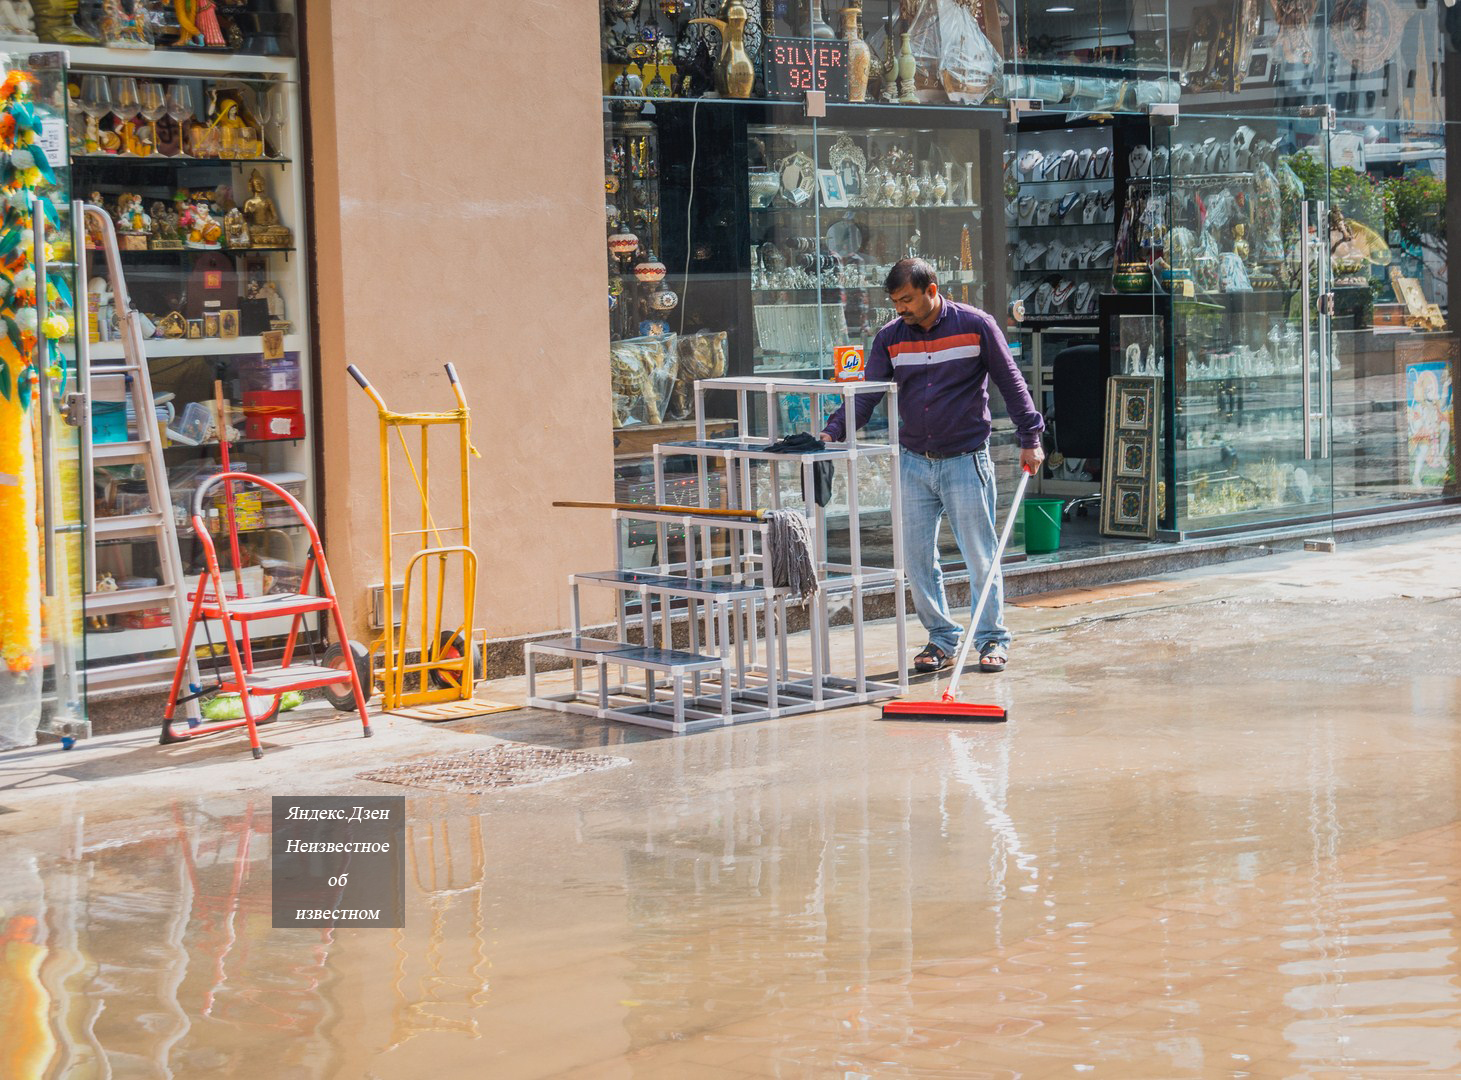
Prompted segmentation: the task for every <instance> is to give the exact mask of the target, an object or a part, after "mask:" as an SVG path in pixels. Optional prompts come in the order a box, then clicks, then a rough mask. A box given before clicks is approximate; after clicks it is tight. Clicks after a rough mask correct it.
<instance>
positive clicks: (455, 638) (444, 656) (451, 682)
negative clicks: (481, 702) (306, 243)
mask: <svg viewBox="0 0 1461 1080" xmlns="http://www.w3.org/2000/svg"><path fill="white" fill-rule="evenodd" d="M462 645H463V643H462V635H461V634H456V633H453V632H452V631H450V630H443V631H442V632H441V640H440V641H439V642H438V643H437V646H436V656H435V659H437V660H456V659H459V658H460V657H461V655H462ZM486 670H487V660H486V657H485V656H483V655H482V646H481V645H475V646H473V648H472V681H473V682H476V681H477V680H478V679H480V678H482V676H483V673H484V672H485V671H486ZM429 674H430V676H431V685H432V686H434V687H436V688H437V689H438V690H456V689H458V688H459V687H460V686H461V685H462V680H461V679H460V678H458V677H457V673H456V672H454V671H442V670H441V669H439V668H432V669H431V671H430V672H429Z"/></svg>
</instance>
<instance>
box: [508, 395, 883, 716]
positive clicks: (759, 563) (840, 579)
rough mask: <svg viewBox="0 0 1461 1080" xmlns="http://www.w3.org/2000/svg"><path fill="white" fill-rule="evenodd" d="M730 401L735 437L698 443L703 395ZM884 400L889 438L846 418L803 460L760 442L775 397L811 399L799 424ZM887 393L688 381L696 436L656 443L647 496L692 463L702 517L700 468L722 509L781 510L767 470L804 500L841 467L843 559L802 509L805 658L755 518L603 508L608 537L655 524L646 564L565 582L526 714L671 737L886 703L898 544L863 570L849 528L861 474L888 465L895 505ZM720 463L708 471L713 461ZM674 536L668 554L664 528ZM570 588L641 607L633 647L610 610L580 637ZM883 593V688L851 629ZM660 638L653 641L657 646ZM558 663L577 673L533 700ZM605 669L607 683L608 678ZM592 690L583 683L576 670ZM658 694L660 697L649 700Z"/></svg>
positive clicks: (705, 488) (856, 630)
mask: <svg viewBox="0 0 1461 1080" xmlns="http://www.w3.org/2000/svg"><path fill="white" fill-rule="evenodd" d="M716 391H728V392H730V393H732V394H734V396H735V399H736V421H735V426H734V431H733V432H732V433H731V434H730V435H727V436H723V437H717V438H710V437H707V436H708V432H707V430H706V424H707V420H706V410H705V395H706V394H707V393H710V392H716ZM884 393H886V394H888V395H889V409H888V415H889V428H888V437H887V441H886V442H883V441H878V442H869V441H867V440H865V439H859V438H858V436H857V432H856V431H855V430H852V429H853V426H854V425H852V424H849V425H848V428H849V432H848V437H847V440H846V441H845V442H843V443H838V444H830V445H827V446H825V447H822V448H820V449H817V450H813V451H809V452H806V453H780V452H777V451H773V450H771V449H770V447H771V446H772V445H773V444H774V443H776V442H777V441H779V440H780V438H781V434H780V432H779V430H778V417H779V415H780V413H779V408H778V404H777V400H776V399H777V398H778V397H779V396H781V395H786V394H797V395H804V396H805V395H810V396H811V397H812V398H813V402H814V404H813V413H812V415H814V416H815V415H820V411H819V410H820V407H821V402H822V399H823V398H827V397H832V396H838V397H841V398H842V400H843V401H845V402H846V403H847V407H848V408H849V409H852V408H853V402H854V399H855V398H856V397H857V396H859V395H865V394H884ZM896 395H897V387H896V386H895V385H894V384H892V383H834V382H821V381H817V382H809V381H804V380H796V379H784V380H777V379H765V378H749V379H748V378H724V379H706V380H701V381H699V382H697V383H696V384H695V415H696V438H695V439H693V440H687V441H683V442H671V443H661V444H659V445H657V446H656V447H655V448H654V462H655V491H656V501H657V502H659V503H663V502H664V496H665V486H664V485H665V460H666V459H667V458H669V457H678V456H687V455H688V456H692V457H694V458H695V459H696V468H697V476H698V481H699V483H698V491H699V500H698V505H699V506H700V507H702V508H709V507H710V505H711V503H710V498H711V490H712V488H711V485H710V483H709V479H710V476H711V474H712V471H718V472H719V473H720V475H721V476H722V478H723V480H722V486H721V490H722V491H723V492H724V493H725V506H724V507H722V508H723V509H737V510H746V511H748V512H749V511H752V510H757V509H768V510H781V509H789V508H788V507H783V506H782V503H781V493H780V474H781V471H782V470H783V469H796V470H798V471H799V472H800V474H801V477H802V482H803V488H802V490H803V491H804V492H813V491H814V490H815V481H814V472H815V469H816V467H817V465H818V464H819V463H822V462H826V463H830V464H831V465H832V466H833V468H834V469H844V470H845V473H846V484H847V494H848V513H847V522H848V530H849V535H848V540H849V557H848V561H847V562H846V563H836V562H833V561H831V560H830V559H829V557H828V555H827V515H826V514H825V513H824V510H823V508H822V507H820V506H819V505H817V503H816V500H815V499H810V500H808V501H807V505H806V506H805V511H806V514H807V518H808V523H809V525H810V526H811V534H812V560H813V563H814V566H815V570H816V575H817V581H818V589H817V592H816V594H815V595H814V596H813V597H812V599H811V602H810V605H809V611H808V623H809V629H810V634H809V642H808V644H809V652H810V662H809V666H808V667H806V668H799V667H797V666H796V665H795V664H794V663H793V661H792V657H791V652H790V640H791V637H792V631H791V626H792V619H791V616H792V614H793V612H794V605H796V604H797V601H796V600H795V599H794V598H793V597H792V596H791V595H790V593H789V591H788V590H787V589H785V588H777V587H776V586H775V585H774V584H773V583H772V580H771V560H770V558H769V557H768V550H769V532H770V526H769V524H768V523H767V522H765V521H764V520H756V519H754V518H752V517H749V516H748V517H746V518H744V519H727V518H714V519H711V518H705V517H698V516H695V515H691V514H677V513H673V512H669V511H658V512H657V511H651V510H644V511H640V510H616V511H614V517H615V521H616V528H622V527H623V525H624V524H627V523H629V522H639V523H651V524H653V525H654V527H655V528H656V530H657V534H658V536H657V539H658V547H657V550H658V553H659V563H658V565H656V566H655V567H653V568H650V569H644V570H630V569H627V568H625V567H624V566H623V565H622V562H621V563H620V565H618V566H617V567H616V568H615V569H613V570H607V571H597V572H593V573H581V574H574V575H573V576H572V577H571V578H570V580H569V585H570V589H571V590H572V594H573V608H572V611H573V634H572V635H571V636H569V637H565V638H559V639H554V640H551V641H541V642H532V643H530V644H529V645H528V646H527V647H526V649H525V652H526V660H527V669H528V680H529V689H528V694H529V704H531V705H535V706H537V707H540V708H546V709H554V710H557V711H561V712H572V713H582V714H586V715H590V716H595V717H598V718H600V719H613V720H620V721H624V722H626V723H631V724H638V725H641V726H646V727H655V728H662V729H666V730H671V731H676V732H683V731H686V730H688V729H690V728H691V727H695V726H701V725H718V724H731V723H737V722H741V721H746V720H764V719H768V718H773V717H777V716H787V715H792V714H795V713H802V712H814V711H818V710H821V709H827V708H837V707H841V706H846V705H859V704H866V703H868V702H871V701H877V700H881V699H883V698H889V697H895V696H897V695H899V694H902V693H904V692H905V691H906V690H907V689H908V675H907V671H906V669H905V668H904V667H903V664H902V662H901V658H902V656H903V654H904V652H905V651H906V645H907V641H906V631H905V614H906V612H905V608H904V604H905V599H904V574H903V550H902V538H901V536H900V534H899V532H898V530H896V529H895V530H893V544H892V550H893V554H892V565H891V566H889V567H875V566H869V565H867V564H865V563H864V561H863V545H862V537H861V526H860V524H859V521H858V464H859V462H860V461H862V460H866V459H868V458H878V457H887V458H889V459H890V460H891V461H892V462H893V464H894V466H895V467H894V468H893V469H892V470H891V475H892V480H891V501H892V512H893V514H894V517H895V519H896V517H897V515H898V514H899V513H900V511H901V502H900V500H901V495H900V491H899V487H898V471H897V468H896V463H897V455H898V420H897V415H898V414H897V402H896ZM758 399H759V403H764V407H765V413H764V415H765V416H766V417H768V420H767V427H768V430H767V431H766V433H765V434H764V435H758V434H755V433H754V429H755V427H756V424H757V421H756V406H757V404H758ZM717 463H718V464H717ZM756 467H764V468H767V469H769V470H770V473H771V492H772V495H771V505H770V506H768V507H757V506H755V505H754V504H753V502H752V499H753V495H754V491H755V486H754V484H753V483H752V472H753V469H754V468H756ZM672 530H675V531H676V535H677V536H679V537H682V539H681V541H680V545H679V549H678V550H677V551H673V550H672V545H671V532H672ZM583 586H589V587H596V588H609V589H612V590H614V591H615V592H617V593H618V594H619V595H620V596H621V598H622V597H625V596H629V597H636V598H637V599H638V601H639V609H638V625H639V629H640V636H641V642H642V644H640V645H635V644H632V643H630V642H629V641H628V629H629V625H628V624H629V621H630V620H629V616H628V615H627V613H626V612H625V609H624V605H623V604H622V603H621V604H620V605H618V611H619V615H618V626H617V630H618V636H617V640H616V641H612V642H607V641H603V640H597V639H591V638H586V637H583V636H582V631H583V626H582V623H581V620H580V614H579V613H580V607H579V592H580V589H581V588H582V587H583ZM883 587H888V588H891V589H892V590H893V594H894V598H895V599H894V604H895V611H896V620H897V637H898V652H897V657H898V659H897V661H896V666H897V670H898V675H897V678H896V681H888V680H886V679H882V680H880V679H875V678H870V677H869V676H868V673H867V650H866V647H865V634H864V631H865V626H864V622H863V600H864V598H865V594H866V591H867V590H868V589H870V588H883ZM843 597H845V598H846V600H847V604H848V606H849V607H850V609H851V613H852V641H851V657H850V660H849V662H848V663H846V664H839V663H838V662H837V658H836V657H834V655H833V650H832V638H831V619H830V613H831V610H832V605H833V603H836V602H838V601H840V599H841V598H843ZM678 611H683V612H684V613H685V615H686V622H687V625H688V636H689V649H688V651H686V650H677V649H675V648H674V641H673V635H672V628H673V625H674V619H673V615H674V614H675V613H676V612H678ZM657 639H658V644H657V645H656V641H657ZM538 656H553V657H559V658H566V659H568V660H569V662H570V664H571V666H572V669H573V674H574V685H573V690H572V691H571V692H565V693H560V694H539V693H538V691H537V672H536V670H535V658H536V657H538ZM631 669H633V670H637V671H640V672H643V681H642V685H641V684H640V683H638V682H635V683H631V682H630V680H629V677H628V673H629V671H630V670H631ZM616 674H617V677H616V678H615V677H614V676H615V675H616ZM589 675H592V676H594V677H595V680H594V682H593V684H592V685H590V683H589V680H588V679H587V678H586V676H589ZM662 689H668V690H669V692H670V696H669V697H668V698H664V697H661V696H660V693H659V692H660V691H661V690H662Z"/></svg>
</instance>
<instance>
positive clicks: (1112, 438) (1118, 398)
mask: <svg viewBox="0 0 1461 1080" xmlns="http://www.w3.org/2000/svg"><path fill="white" fill-rule="evenodd" d="M1160 392H1161V384H1160V380H1159V379H1157V377H1156V376H1153V375H1113V376H1112V377H1111V378H1109V379H1107V380H1106V431H1105V455H1104V457H1103V458H1102V469H1101V533H1102V535H1103V536H1125V537H1130V538H1133V539H1144V540H1152V539H1155V538H1156V535H1157V518H1158V517H1159V516H1160V513H1161V511H1160V508H1159V507H1158V506H1157V500H1158V491H1159V488H1158V476H1159V464H1158V462H1157V453H1156V446H1157V440H1156V434H1157V424H1158V409H1159V402H1160V400H1161V398H1160Z"/></svg>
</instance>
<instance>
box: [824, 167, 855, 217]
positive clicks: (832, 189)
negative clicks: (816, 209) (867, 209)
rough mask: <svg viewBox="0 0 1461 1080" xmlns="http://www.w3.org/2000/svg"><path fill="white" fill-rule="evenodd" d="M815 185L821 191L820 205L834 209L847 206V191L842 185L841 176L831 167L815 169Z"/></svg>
mask: <svg viewBox="0 0 1461 1080" xmlns="http://www.w3.org/2000/svg"><path fill="white" fill-rule="evenodd" d="M817 187H818V188H820V189H821V192H822V205H823V206H828V207H832V208H834V209H836V208H840V207H845V206H848V205H849V203H848V199H847V191H846V189H845V188H843V186H842V177H841V175H840V174H839V173H837V172H836V171H835V170H833V169H818V170H817Z"/></svg>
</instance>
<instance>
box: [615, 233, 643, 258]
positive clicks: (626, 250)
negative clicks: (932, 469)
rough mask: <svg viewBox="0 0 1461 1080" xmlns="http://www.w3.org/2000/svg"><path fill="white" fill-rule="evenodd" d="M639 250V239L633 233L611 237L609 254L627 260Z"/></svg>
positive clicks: (617, 234)
mask: <svg viewBox="0 0 1461 1080" xmlns="http://www.w3.org/2000/svg"><path fill="white" fill-rule="evenodd" d="M638 250H639V237H637V236H635V235H634V234H633V233H632V232H620V233H614V234H613V235H612V236H610V237H609V253H610V254H611V255H614V256H616V257H617V258H620V259H627V258H629V257H630V256H632V255H633V254H634V253H635V252H636V251H638Z"/></svg>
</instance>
